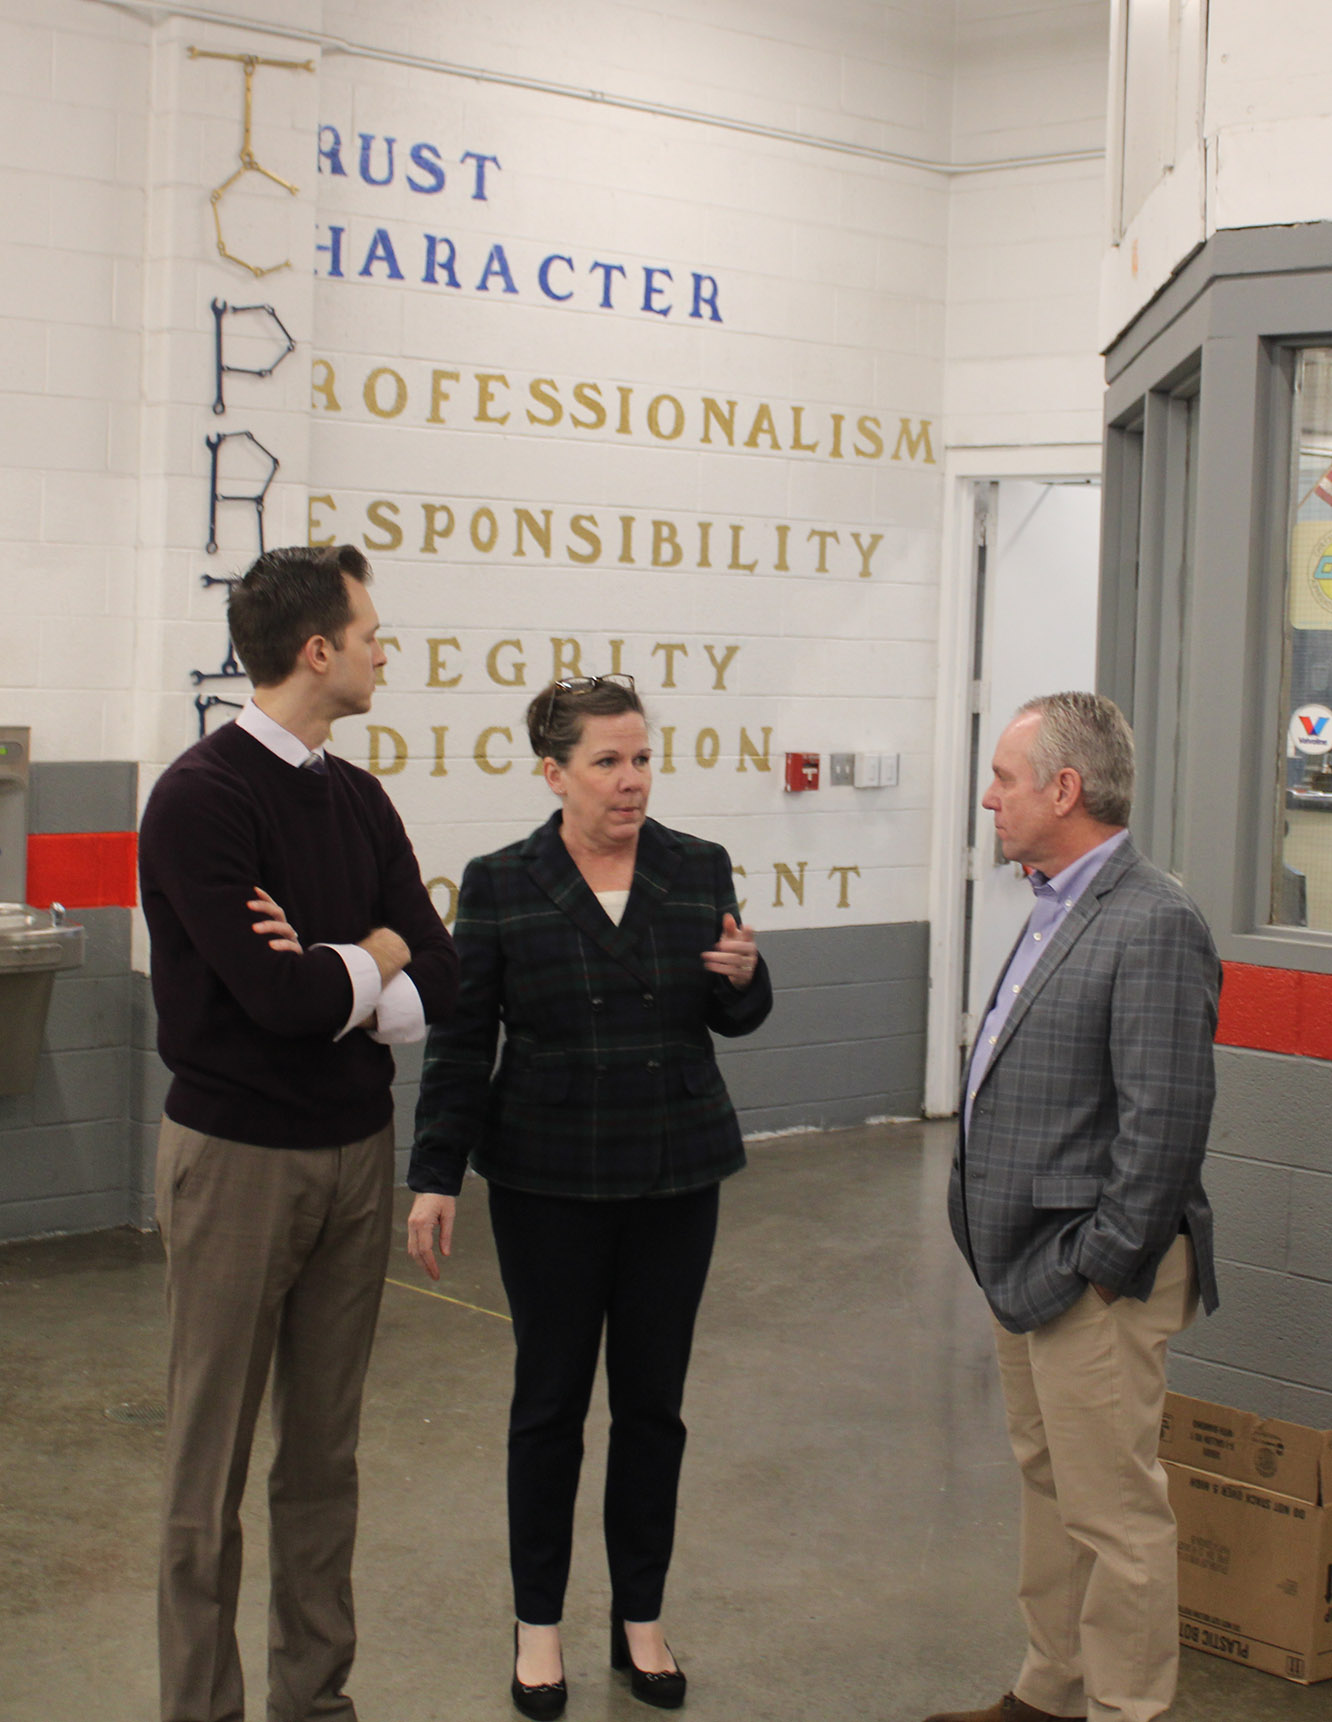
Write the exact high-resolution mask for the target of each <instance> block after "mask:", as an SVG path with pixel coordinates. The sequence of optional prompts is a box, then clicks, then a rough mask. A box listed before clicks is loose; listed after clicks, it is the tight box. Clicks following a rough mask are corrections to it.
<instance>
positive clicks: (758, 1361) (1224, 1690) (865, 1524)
mask: <svg viewBox="0 0 1332 1722" xmlns="http://www.w3.org/2000/svg"><path fill="white" fill-rule="evenodd" d="M951 1141H952V1131H951V1128H950V1127H948V1126H944V1125H899V1126H891V1127H883V1128H878V1129H865V1130H847V1131H838V1132H834V1133H831V1134H828V1135H823V1136H814V1135H809V1136H792V1137H786V1138H782V1139H780V1140H778V1141H775V1142H767V1143H759V1144H757V1145H756V1146H755V1147H754V1149H753V1151H752V1155H751V1161H752V1163H751V1167H750V1169H749V1171H748V1172H746V1173H744V1174H743V1175H742V1176H740V1177H738V1178H735V1179H733V1180H731V1181H730V1182H729V1183H728V1184H727V1185H726V1187H725V1190H724V1193H723V1203H722V1230H721V1237H720V1241H719V1245H718V1252H717V1258H716V1264H715V1267H714V1269H713V1275H712V1280H711V1283H710V1286H709V1290H708V1295H707V1298H706V1299H705V1302H704V1308H703V1314H702V1317H701V1319H700V1326H699V1333H698V1341H697V1346H696V1352H695V1362H694V1367H693V1373H692V1376H691V1382H690V1394H689V1400H688V1404H687V1407H686V1411H687V1415H688V1418H689V1424H690V1430H691V1437H690V1449H689V1454H688V1456H687V1458H686V1461H685V1476H684V1485H683V1489H682V1502H681V1515H680V1529H679V1537H678V1541H677V1546H676V1560H675V1566H674V1570H673V1578H672V1585H671V1589H670V1591H669V1592H668V1597H667V1621H668V1626H669V1631H670V1637H671V1639H672V1642H673V1643H674V1645H675V1647H676V1649H677V1650H678V1651H679V1653H680V1658H681V1662H682V1664H683V1665H684V1667H685V1669H686V1671H687V1673H688V1674H689V1677H690V1686H689V1700H688V1708H689V1710H690V1711H692V1712H693V1713H694V1714H696V1715H698V1716H703V1717H713V1718H717V1719H719V1722H722V1719H724V1722H740V1719H746V1722H747V1719H749V1718H755V1719H759V1718H774V1719H777V1718H795V1717H800V1718H805V1719H817V1718H822V1717H830V1718H831V1717H837V1718H845V1717H849V1716H854V1717H864V1718H867V1719H870V1722H919V1718H921V1717H923V1716H925V1715H926V1714H927V1713H928V1712H930V1711H931V1710H933V1709H935V1708H937V1707H938V1706H940V1705H949V1706H958V1705H963V1704H966V1705H971V1704H980V1703H989V1702H990V1701H992V1700H993V1699H994V1698H995V1697H997V1696H998V1694H999V1693H1000V1692H1002V1691H1004V1690H1005V1688H1006V1687H1007V1686H1008V1685H1009V1684H1010V1682H1011V1679H1012V1676H1013V1675H1014V1673H1015V1672H1016V1665H1017V1661H1018V1658H1019V1654H1020V1648H1021V1641H1020V1634H1019V1630H1018V1626H1017V1621H1016V1614H1015V1609H1014V1602H1013V1584H1014V1579H1013V1573H1014V1549H1015V1504H1016V1494H1017V1487H1016V1483H1015V1480H1014V1473H1013V1469H1012V1464H1011V1461H1010V1459H1009V1457H1008V1452H1007V1446H1006V1442H1005V1438H1004V1434H1003V1430H1002V1422H1001V1415H1000V1406H999V1395H998V1385H997V1381H996V1377H995V1369H994V1364H993V1358H992V1353H991V1345H990V1338H989V1331H988V1324H987V1317H986V1314H985V1311H984V1309H983V1306H982V1303H981V1299H980V1296H979V1294H978V1292H977V1291H976V1289H975V1287H974V1285H972V1284H971V1282H970V1280H969V1278H968V1276H967V1274H966V1271H965V1269H964V1268H963V1266H962V1263H961V1262H960V1260H959V1258H958V1256H957V1254H956V1251H955V1250H954V1248H953V1246H952V1243H951V1240H950V1239H949V1237H948V1235H947V1228H946V1225H945V1221H944V1217H943V1192H944V1185H945V1181H946V1177H947V1169H948V1158H949V1154H950V1151H951ZM461 1206H462V1212H461V1217H460V1223H459V1228H458V1241H457V1246H456V1251H455V1255H454V1258H453V1261H452V1264H451V1266H450V1267H449V1269H448V1272H447V1277H446V1279H445V1280H444V1281H443V1282H442V1284H441V1288H440V1289H441V1291H442V1292H443V1293H444V1294H446V1295H445V1296H443V1297H441V1296H435V1295H431V1294H430V1293H429V1292H428V1291H427V1289H426V1286H425V1282H424V1281H423V1280H422V1279H420V1278H418V1276H417V1274H416V1271H415V1270H414V1269H413V1268H412V1267H411V1264H410V1263H409V1262H408V1261H407V1259H406V1255H405V1251H400V1252H399V1253H398V1254H397V1255H396V1256H395V1259H394V1262H393V1265H392V1266H391V1268H390V1281H389V1284H388V1287H387V1289H386V1293H385V1299H384V1312H383V1317H382V1320H381V1323H380V1331H379V1339H378V1344H377V1347H376V1352H375V1359H374V1363H373V1366H372V1370H371V1377H370V1383H369V1388H368V1391H367V1396H366V1406H365V1418H364V1431H363V1438H362V1443H361V1460H362V1464H361V1471H362V1509H361V1535H360V1543H359V1547H358V1551H357V1568H356V1583H357V1602H358V1614H359V1620H360V1634H361V1652H360V1656H359V1658H358V1661H357V1666H356V1671H355V1674H354V1676H353V1680H352V1683H351V1688H350V1689H351V1691H352V1692H353V1694H354V1695H355V1698H356V1701H357V1705H358V1709H359V1713H360V1715H361V1718H362V1722H512V1718H513V1716H514V1715H515V1712H514V1711H513V1709H512V1707H511V1705H510V1702H509V1699H508V1678H509V1662H508V1657H509V1649H508V1647H509V1631H510V1627H509V1622H510V1619H511V1615H510V1607H511V1605H510V1602H509V1597H508V1587H507V1573H506V1562H505V1535H504V1511H503V1488H504V1485H503V1464H504V1418H505V1406H506V1398H507V1391H508V1376H509V1368H510V1345H511V1341H510V1334H509V1327H508V1323H507V1320H506V1319H505V1317H504V1315H503V1313H502V1312H503V1310H504V1298H503V1293H502V1291H501V1289H500V1285H499V1276H498V1273H497V1271H496V1267H495V1261H494V1255H493V1251H492V1247H491V1244H490V1238H489V1229H488V1226H487V1224H486V1219H485V1210H484V1191H483V1189H482V1187H481V1186H480V1184H479V1182H478V1181H476V1180H469V1184H468V1188H467V1189H466V1191H465V1192H464V1196H463V1199H462V1205H461ZM406 1207H407V1200H406V1192H405V1191H404V1192H400V1209H399V1230H400V1232H401V1230H402V1220H403V1217H404V1215H405V1213H406ZM161 1300H162V1266H161V1253H160V1249H159V1247H158V1244H157V1241H156V1238H155V1237H152V1236H141V1235H139V1234H136V1233H132V1232H112V1233H103V1234H99V1235H96V1236H92V1237H85V1238H64V1239H57V1240H51V1241H46V1242H34V1243H24V1244H13V1245H9V1246H7V1247H5V1248H3V1249H0V1455H2V1456H3V1457H2V1458H0V1465H2V1466H3V1469H2V1471H0V1722H76V1719H78V1722H82V1719H84V1718H96V1719H97V1722H150V1719H151V1718H152V1717H154V1716H155V1715H156V1672H155V1665H154V1655H155V1651H154V1640H153V1585H154V1525H155V1517H156V1497H157V1488H158V1480H159V1466H160V1453H161V1430H160V1427H156V1426H153V1425H152V1424H146V1425H145V1424H125V1423H116V1422H113V1421H111V1420H109V1419H108V1417H107V1415H106V1413H107V1410H108V1408H114V1407H117V1406H122V1405H129V1406H132V1407H135V1408H139V1407H143V1406H147V1405H151V1404H152V1403H154V1402H156V1403H157V1404H160V1401H161V1396H162V1371H163V1362H162V1349H163V1348H162V1340H163V1335H162V1318H161ZM452 1300H456V1301H452ZM268 1452H269V1449H268V1445H267V1439H266V1436H261V1439H260V1443H259V1446H258V1448H257V1450H256V1455H255V1463H254V1469H253V1472H252V1484H251V1490H250V1499H249V1502H248V1503H247V1507H246V1529H247V1537H248V1558H247V1573H246V1583H245V1590H244V1595H243V1600H242V1609H241V1633H242V1644H243V1647H244V1653H245V1659H246V1668H247V1673H248V1679H249V1686H250V1692H251V1695H252V1696H251V1706H250V1709H251V1715H252V1717H262V1714H263V1703H262V1699H261V1697H260V1696H259V1695H260V1694H262V1691H263V1681H262V1668H263V1661H262V1659H263V1641H264V1608H265V1597H264V1590H265V1574H264V1552H263V1551H264V1540H265V1539H264V1528H263V1527H264V1515H263V1506H262V1502H263V1488H262V1478H263V1475H264V1472H265V1470H266V1466H267V1459H268ZM603 1452H604V1431H603V1428H602V1423H601V1421H600V1420H598V1418H597V1417H596V1415H595V1414H594V1417H593V1419H592V1420H591V1422H590V1427H589V1453H588V1465H587V1476H588V1483H587V1488H586V1497H585V1504H584V1509H583V1511H582V1514H581V1519H580V1526H579V1543H578V1548H577V1551H576V1555H575V1569H574V1575H573V1580H572V1583H571V1587H570V1595H569V1603H568V1611H567V1614H566V1618H565V1639H566V1667H567V1673H568V1676H569V1681H570V1704H569V1711H568V1714H569V1716H570V1718H571V1722H602V1719H605V1722H619V1719H627V1718H637V1719H639V1722H641V1718H642V1717H643V1716H645V1715H647V1714H650V1712H648V1711H646V1710H645V1708H644V1707H643V1706H641V1705H639V1704H637V1703H636V1702H635V1701H634V1700H633V1699H632V1698H631V1697H630V1696H629V1694H628V1692H627V1690H626V1687H625V1686H624V1684H623V1683H622V1681H621V1679H620V1678H619V1677H612V1676H611V1674H610V1673H609V1671H608V1668H607V1662H606V1608H607V1587H606V1580H605V1575H604V1564H603V1559H602V1555H601V1551H600V1548H599V1546H598V1531H599V1512H598V1510H597V1499H598V1492H599V1491H598V1488H597V1482H598V1479H599V1476H600V1469H601V1462H602V1455H603ZM1330 1714H1332V1686H1329V1685H1324V1686H1322V1687H1312V1688H1303V1687H1298V1686H1293V1685H1290V1684H1288V1683H1287V1682H1285V1681H1282V1680H1278V1679H1276V1678H1274V1677H1272V1676H1269V1675H1264V1674H1258V1673H1255V1672H1253V1671H1251V1670H1248V1669H1243V1668H1239V1667H1236V1666H1233V1665H1231V1664H1228V1663H1224V1662H1220V1661H1217V1660H1215V1659H1213V1658H1210V1657H1206V1656H1202V1655H1200V1654H1198V1653H1196V1652H1192V1651H1186V1652H1185V1653H1184V1666H1183V1671H1182V1676H1181V1682H1180V1695H1179V1699H1178V1701H1177V1703H1176V1705H1175V1708H1174V1711H1173V1712H1172V1715H1173V1716H1174V1717H1175V1718H1177V1719H1178V1722H1223V1719H1224V1722H1236V1719H1242V1722H1266V1719H1269V1718H1270V1719H1273V1722H1313V1719H1314V1718H1315V1717H1316V1718H1319V1719H1320V1722H1327V1718H1328V1717H1329V1715H1330Z"/></svg>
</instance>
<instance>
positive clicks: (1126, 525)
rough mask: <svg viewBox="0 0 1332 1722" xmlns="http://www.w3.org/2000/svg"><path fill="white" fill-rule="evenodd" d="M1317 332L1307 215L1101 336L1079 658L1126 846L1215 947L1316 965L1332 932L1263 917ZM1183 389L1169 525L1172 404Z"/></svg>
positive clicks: (1225, 952)
mask: <svg viewBox="0 0 1332 1722" xmlns="http://www.w3.org/2000/svg"><path fill="white" fill-rule="evenodd" d="M1329 344H1332V223H1326V222H1317V223H1310V224H1308V225H1306V226H1301V227H1291V228H1246V229H1237V230H1233V231H1228V232H1224V233H1219V234H1216V235H1214V236H1213V238H1212V239H1210V240H1209V241H1208V242H1207V244H1206V245H1204V246H1203V247H1201V248H1200V249H1199V250H1198V251H1197V252H1195V253H1194V255H1193V257H1192V258H1190V260H1189V261H1188V262H1187V263H1186V264H1185V265H1184V266H1183V268H1182V269H1181V270H1180V271H1179V273H1178V274H1177V275H1176V276H1175V278H1174V279H1173V280H1172V281H1171V282H1170V283H1169V285H1168V286H1167V287H1166V288H1164V289H1163V291H1162V292H1161V293H1160V294H1159V295H1158V296H1157V297H1156V299H1154V300H1153V301H1152V303H1151V304H1150V305H1149V306H1148V307H1147V308H1146V309H1145V310H1144V311H1143V312H1142V313H1141V314H1140V315H1139V316H1138V318H1137V319H1136V320H1135V321H1134V323H1133V324H1132V325H1131V326H1130V327H1129V328H1128V329H1127V330H1126V331H1125V333H1124V334H1123V335H1121V336H1120V338H1119V339H1118V340H1117V341H1116V342H1115V343H1114V345H1113V346H1112V347H1111V348H1110V349H1109V351H1108V353H1107V355H1106V382H1107V388H1106V411H1105V436H1106V446H1105V475H1104V485H1105V489H1104V498H1105V506H1104V516H1103V521H1104V523H1103V527H1102V559H1101V607H1100V642H1099V655H1098V668H1097V679H1098V686H1099V687H1100V688H1101V690H1102V691H1103V692H1105V693H1108V694H1110V695H1111V697H1112V698H1114V699H1116V700H1118V701H1119V703H1120V704H1121V705H1122V706H1123V707H1124V709H1125V711H1126V712H1127V713H1128V714H1129V716H1130V718H1131V720H1132V721H1133V724H1134V729H1135V733H1136V735H1137V741H1138V753H1139V787H1138V794H1137V805H1136V807H1135V811H1134V820H1133V831H1134V837H1135V840H1136V841H1137V842H1138V844H1139V846H1140V847H1141V848H1142V849H1143V850H1144V852H1145V853H1146V854H1148V855H1150V856H1151V857H1152V859H1153V860H1155V861H1157V863H1158V864H1159V865H1161V866H1163V867H1167V868H1169V867H1171V865H1172V859H1173V860H1174V862H1175V863H1176V866H1175V870H1176V871H1177V872H1178V874H1179V876H1180V878H1181V879H1182V880H1183V882H1184V885H1185V887H1186V888H1187V889H1188V890H1189V891H1190V892H1191V893H1192V895H1193V896H1194V897H1195V899H1196V900H1197V902H1198V904H1199V906H1200V907H1201V908H1202V910H1203V912H1204V914H1205V915H1206V916H1207V918H1208V921H1209V923H1210V925H1211V927H1212V931H1213V934H1214V936H1215V938H1216V941H1217V945H1218V948H1219V949H1220V952H1221V955H1222V957H1223V958H1226V959H1228V960H1230V961H1234V962H1244V963H1256V964H1262V965H1264V966H1267V967H1271V968H1287V969H1302V970H1307V971H1313V972H1316V973H1323V974H1328V973H1332V933H1327V932H1319V931H1317V930H1313V929H1309V928H1304V927H1275V926H1270V925H1268V924H1267V920H1268V914H1269V912H1270V894H1271V876H1272V865H1273V856H1274V847H1275V839H1276V813H1275V808H1276V785H1277V781H1278V772H1279V770H1280V767H1281V760H1280V757H1279V750H1280V747H1281V733H1282V732H1281V726H1280V722H1279V717H1280V694H1281V674H1282V642H1283V631H1284V627H1285V614H1286V584H1285V572H1286V535H1287V504H1288V496H1287V491H1288V484H1289V472H1290V426H1291V402H1292V397H1293V389H1294V370H1295V354H1296V350H1297V349H1298V348H1299V347H1301V346H1306V345H1329ZM1195 388H1196V389H1197V390H1198V391H1199V392H1200V397H1201V399H1200V407H1199V410H1198V419H1197V435H1196V441H1195V448H1194V453H1195V456H1196V461H1197V471H1196V492H1195V494H1196V511H1195V514H1194V518H1193V519H1192V521H1186V520H1185V518H1184V491H1183V463H1182V462H1181V460H1180V458H1179V446H1180V413H1181V411H1182V410H1185V403H1186V401H1187V398H1188V395H1189V393H1190V391H1192V390H1193V389H1195ZM1189 530H1191V533H1192V539H1191V542H1192V556H1191V579H1190V582H1189V590H1188V592H1187V595H1186V602H1184V603H1183V604H1181V603H1180V602H1179V600H1180V596H1181V594H1180V590H1179V580H1178V568H1179V560H1180V547H1181V544H1182V542H1183V538H1182V535H1183V534H1184V533H1186V532H1187V531H1189ZM1177 624H1178V625H1180V626H1182V640H1176V639H1175V638H1174V636H1173V633H1172V629H1173V628H1174V627H1175V626H1176V625H1177ZM1181 645H1182V651H1183V660H1182V676H1180V677H1178V678H1174V679H1175V680H1179V681H1182V685H1183V687H1184V689H1185V698H1184V705H1183V708H1182V709H1181V710H1179V711H1176V710H1175V709H1174V696H1173V689H1172V686H1171V685H1170V684H1171V680H1172V677H1173V670H1172V667H1171V666H1172V663H1173V661H1174V659H1173V658H1172V654H1174V653H1177V652H1178V650H1179V649H1180V647H1181ZM1181 722H1182V730H1181ZM1177 747H1178V748H1179V752H1180V760H1179V781H1180V785H1181V787H1182V794H1180V795H1179V796H1178V798H1176V796H1175V794H1174V789H1173V780H1174V774H1175V757H1176V749H1177Z"/></svg>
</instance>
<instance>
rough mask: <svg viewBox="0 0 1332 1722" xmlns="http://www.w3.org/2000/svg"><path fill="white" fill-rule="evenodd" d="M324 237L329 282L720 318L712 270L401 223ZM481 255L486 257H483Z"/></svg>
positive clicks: (319, 268) (336, 230) (322, 268)
mask: <svg viewBox="0 0 1332 1722" xmlns="http://www.w3.org/2000/svg"><path fill="white" fill-rule="evenodd" d="M322 231H323V232H324V233H325V234H326V235H327V237H326V238H321V239H318V240H316V242H315V251H316V252H317V253H318V254H319V255H320V256H321V257H322V258H323V259H324V262H323V264H322V265H321V264H320V263H319V262H316V264H315V274H316V275H323V276H326V277H327V278H328V279H329V280H331V281H343V280H346V279H348V278H349V277H352V276H355V277H358V278H359V279H360V280H362V281H379V282H400V281H407V280H409V279H410V280H412V281H414V282H419V283H420V284H421V285H423V286H426V287H446V288H452V289H453V290H454V291H455V292H459V293H462V292H471V293H486V294H498V295H500V296H504V295H512V296H514V297H517V298H521V297H523V296H524V295H525V296H526V297H528V298H535V297H536V296H537V294H538V293H539V294H540V295H541V296H542V297H544V298H545V299H546V300H548V301H551V302H553V303H555V304H558V305H570V304H571V305H572V306H573V307H574V308H575V309H583V308H586V309H589V310H591V309H595V310H600V311H638V312H647V313H649V314H650V315H652V316H655V317H671V316H674V315H676V314H679V315H681V316H688V317H691V318H693V319H695V320H696V321H701V322H708V323H720V322H721V321H722V313H721V306H720V305H719V303H718V294H719V292H720V288H719V287H718V285H717V278H716V276H715V275H708V274H705V273H704V272H703V271H701V270H697V269H691V268H689V267H688V266H687V265H686V266H683V267H682V266H681V265H679V264H677V265H675V266H674V267H673V268H672V267H668V266H667V265H666V264H664V263H650V264H642V263H634V264H627V263H616V262H614V261H608V260H607V259H605V258H600V257H598V258H593V259H591V260H589V259H587V258H578V259H575V258H574V257H573V256H572V255H571V254H570V253H568V252H564V251H549V252H547V253H546V254H545V255H544V256H542V257H541V258H540V259H536V258H535V257H530V258H529V257H524V256H523V254H522V252H521V251H519V250H517V249H516V248H515V247H514V246H513V245H509V246H507V247H506V246H505V245H503V244H501V243H500V242H498V241H492V242H489V243H488V242H487V241H485V240H480V241H476V240H473V241H470V242H467V244H466V246H465V248H464V250H462V251H460V250H459V243H458V241H457V240H455V239H453V238H451V237H450V236H449V235H448V234H446V233H427V232H426V231H425V230H424V229H421V228H416V229H411V230H408V229H406V228H403V227H401V226H396V227H393V228H388V227H376V228H374V229H372V230H369V231H368V232H367V230H366V228H364V227H357V228H355V229H352V228H349V227H347V226H346V225H343V224H335V223H330V224H329V226H328V227H326V228H324V229H323V230H322ZM511 251H512V252H513V253H514V255H513V257H512V258H511V257H510V255H509V253H510V252H511ZM483 253H484V255H483Z"/></svg>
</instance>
